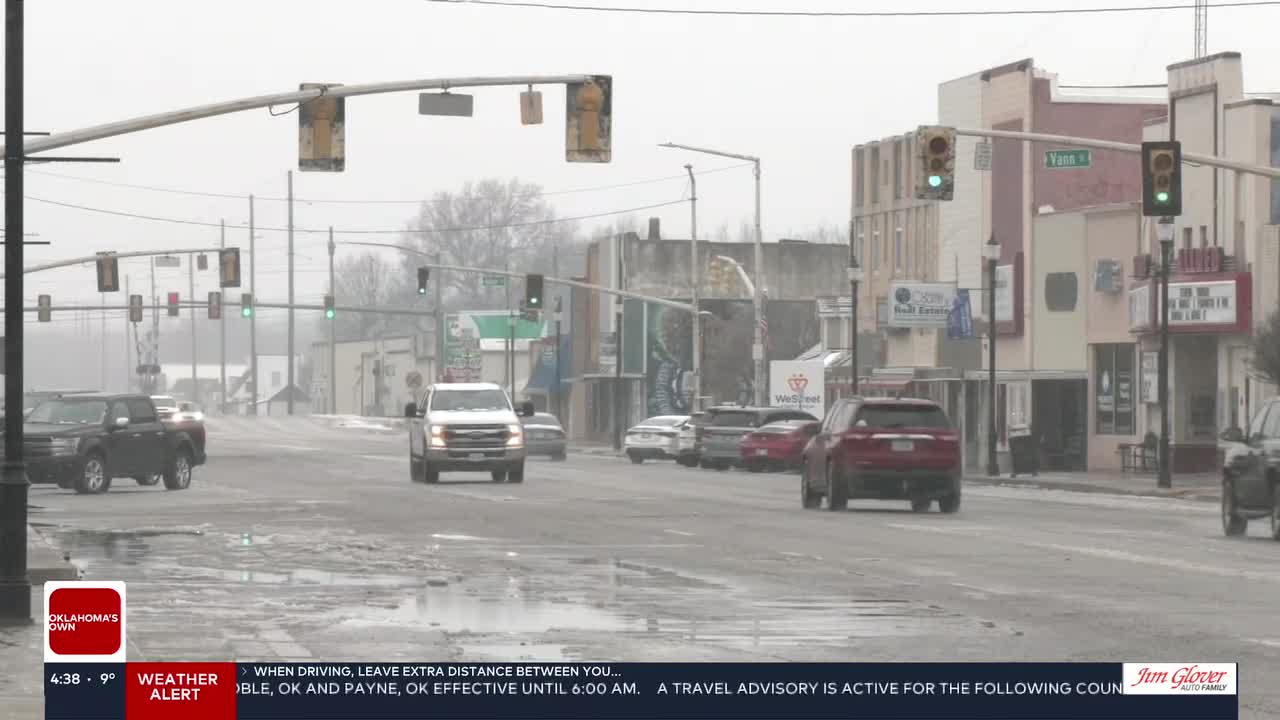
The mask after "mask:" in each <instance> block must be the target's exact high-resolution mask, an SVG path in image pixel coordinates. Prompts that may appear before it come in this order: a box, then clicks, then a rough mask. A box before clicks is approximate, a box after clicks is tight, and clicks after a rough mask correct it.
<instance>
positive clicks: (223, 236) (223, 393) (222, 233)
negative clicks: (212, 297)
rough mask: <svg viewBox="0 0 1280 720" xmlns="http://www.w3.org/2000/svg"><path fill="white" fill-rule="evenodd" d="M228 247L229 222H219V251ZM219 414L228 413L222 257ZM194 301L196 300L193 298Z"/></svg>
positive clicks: (220, 270)
mask: <svg viewBox="0 0 1280 720" xmlns="http://www.w3.org/2000/svg"><path fill="white" fill-rule="evenodd" d="M226 247H227V221H226V220H220V221H219V229H218V249H219V250H225V249H226ZM218 296H219V297H218V300H219V302H218V382H219V383H221V384H220V385H218V388H219V390H218V413H219V414H222V413H225V412H226V411H227V315H226V313H224V312H222V308H223V306H224V305H226V303H224V302H222V301H223V300H226V299H227V297H226V293H224V292H223V291H222V257H221V256H219V257H218ZM192 299H193V300H194V299H195V298H192Z"/></svg>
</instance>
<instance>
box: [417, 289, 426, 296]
mask: <svg viewBox="0 0 1280 720" xmlns="http://www.w3.org/2000/svg"><path fill="white" fill-rule="evenodd" d="M418 294H419V295H426V294H427V289H426V288H424V287H420V288H418Z"/></svg>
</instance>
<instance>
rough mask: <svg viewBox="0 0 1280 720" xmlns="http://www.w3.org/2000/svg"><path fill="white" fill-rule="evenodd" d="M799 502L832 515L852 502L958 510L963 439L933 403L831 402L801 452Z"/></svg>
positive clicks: (908, 400)
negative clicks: (824, 508)
mask: <svg viewBox="0 0 1280 720" xmlns="http://www.w3.org/2000/svg"><path fill="white" fill-rule="evenodd" d="M802 463H803V464H802V467H801V471H800V502H801V505H803V506H804V507H806V508H816V507H818V506H819V505H820V504H821V502H822V498H823V497H824V496H825V497H826V498H827V508H828V509H829V510H843V509H845V507H847V505H848V502H849V500H859V499H876V500H908V501H910V502H911V509H912V510H914V511H916V512H926V511H928V510H929V508H930V506H931V505H932V504H933V501H934V500H937V501H938V508H939V509H940V510H941V511H942V512H944V513H954V512H956V511H958V510H959V509H960V485H961V477H962V469H961V464H960V437H959V435H958V434H957V433H956V431H955V429H954V428H952V426H951V421H950V420H949V419H948V418H947V414H946V412H945V411H944V410H943V409H942V408H941V407H940V406H939V405H938V404H937V403H935V402H933V401H932V400H919V399H911V398H845V399H842V400H838V401H836V404H835V405H834V406H832V408H831V411H830V412H829V413H828V414H827V417H826V419H825V420H824V421H823V423H822V426H821V428H820V429H819V431H818V434H817V435H815V436H814V438H813V440H812V441H811V442H810V443H809V445H808V446H807V447H806V448H805V450H804V457H803V460H802Z"/></svg>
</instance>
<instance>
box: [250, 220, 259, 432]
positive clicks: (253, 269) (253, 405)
mask: <svg viewBox="0 0 1280 720" xmlns="http://www.w3.org/2000/svg"><path fill="white" fill-rule="evenodd" d="M256 240H257V238H255V237H254V226H253V196H252V195H250V196H249V295H251V296H252V297H253V303H254V305H257V303H258V284H257V282H256V280H257V277H258V273H257V268H258V260H257V252H255V250H256V248H255V243H256ZM249 378H250V380H249V382H250V385H249V414H250V415H257V414H258V310H257V308H254V309H253V312H252V313H251V314H250V315H249Z"/></svg>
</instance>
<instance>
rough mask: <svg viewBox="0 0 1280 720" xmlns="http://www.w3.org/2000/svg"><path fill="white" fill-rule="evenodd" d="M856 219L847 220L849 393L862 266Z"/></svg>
mask: <svg viewBox="0 0 1280 720" xmlns="http://www.w3.org/2000/svg"><path fill="white" fill-rule="evenodd" d="M856 232H857V221H856V220H853V221H850V222H849V270H848V273H847V274H848V277H849V387H850V391H851V392H850V394H851V395H853V396H854V397H857V395H858V283H860V282H862V267H861V266H860V265H859V264H858V250H857V240H856V237H855V233H856Z"/></svg>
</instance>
